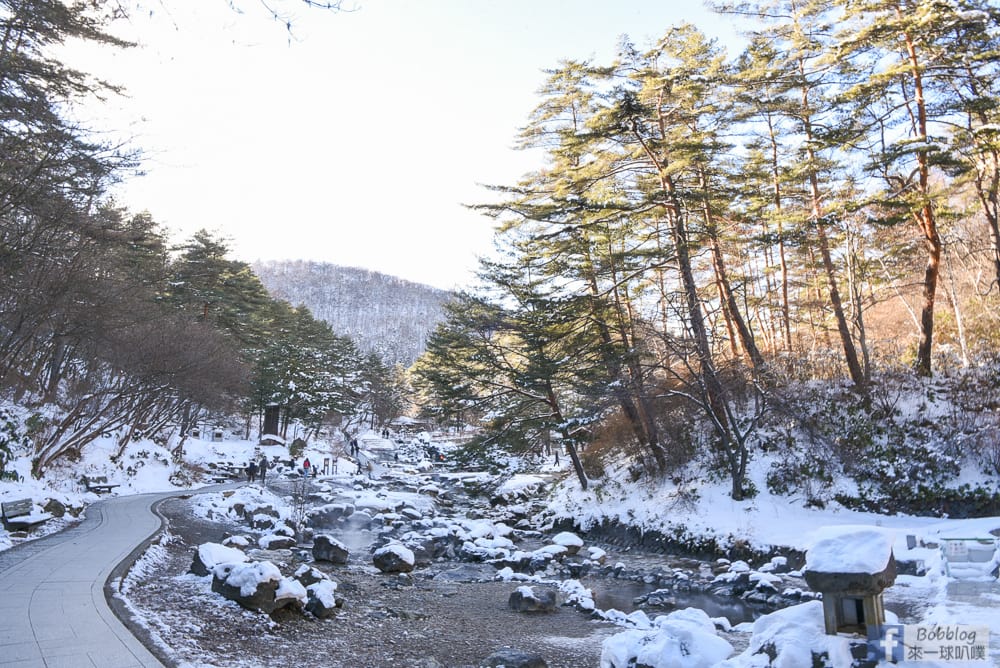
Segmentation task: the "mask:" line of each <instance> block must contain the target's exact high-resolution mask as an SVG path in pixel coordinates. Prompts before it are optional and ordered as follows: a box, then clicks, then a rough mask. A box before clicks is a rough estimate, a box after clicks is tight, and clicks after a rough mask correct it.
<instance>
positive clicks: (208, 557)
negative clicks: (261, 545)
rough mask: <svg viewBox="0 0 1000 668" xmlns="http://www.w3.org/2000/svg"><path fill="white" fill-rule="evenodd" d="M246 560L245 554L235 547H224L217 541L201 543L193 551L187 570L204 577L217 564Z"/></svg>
mask: <svg viewBox="0 0 1000 668" xmlns="http://www.w3.org/2000/svg"><path fill="white" fill-rule="evenodd" d="M247 560H248V557H247V555H246V554H244V553H243V551H242V550H238V549H236V548H235V547H226V546H225V545H220V544H219V543H202V544H201V545H199V546H198V547H197V549H195V551H194V559H193V560H192V561H191V568H190V569H189V571H190V572H191V573H194V574H195V575H197V576H199V577H204V576H206V575H208V574H209V573H211V572H212V569H213V568H215V567H216V566H217V565H218V564H228V563H237V564H238V563H241V562H244V561H247Z"/></svg>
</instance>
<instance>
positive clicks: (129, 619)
mask: <svg viewBox="0 0 1000 668" xmlns="http://www.w3.org/2000/svg"><path fill="white" fill-rule="evenodd" d="M195 494H197V492H192V491H183V492H180V493H179V494H170V495H168V496H164V497H163V498H162V499H157V500H156V501H153V502H152V503H151V504H150V506H149V510H150V512H152V513H153V514H154V515H156V516H157V517H159V518H160V526H159V528H157V529H156V531H154V532H153V533H151V534H150V535H149V536H148V537H147V538H146V539H145V540H144V541H142V542H141V543H139V544H138V545H137V546H136V547H135V549H133V550H132V551H131V552H129V553H128V556H126V557H125V558H124V559H122V560H121V561H119V562H118V563H117V564H115V567H114V568H112V569H111V573H109V574H108V579H107V580H105V581H104V600H105V601H106V602H107V604H108V607H109V608H110V609H111V612H112V613H113V614H114V615H115V617H117V618H118V620H119V621H120V622H121V623H122V624H123V625H124V626H125V628H126V629H128V631H129V633H131V634H132V635H133V636H135V637H136V639H137V640H138V641H139V642H140V643H142V645H143V646H144V647H145V648H146V649H147V650H149V651H150V653H151V654H152V655H153V656H155V657H156V658H157V659H158V660H159V661H160V663H162V664H163V665H164V666H165V667H166V668H176V667H177V666H178V663H177V661H176V659H174V658H173V657H171V656H170V655H168V654H167V649H166V648H165V647H162V646H161V644H160V643H159V642H157V641H156V640H154V638H153V634H152V632H151V631H150V629H149V628H147V627H146V626H145V625H143V624H141V623H140V622H139V621H138V620H137V619H136V616H135V615H134V614H133V613H132V611H131V610H130V609H129V606H128V605H127V604H126V603H125V600H124V599H123V598H120V597H119V596H117V594H118V593H119V590H120V587H121V583H122V582H123V581H124V579H125V578H126V577H127V576H128V573H129V571H130V570H132V567H133V566H134V565H135V562H136V561H138V560H139V557H141V556H142V555H143V554H144V553H145V552H146V550H147V549H149V546H150V545H152V544H153V543H154V542H156V541H157V540H159V538H160V536H162V535H163V529H164V527H165V526H166V522H167V518H166V516H164V515H163V513H161V512H160V504H161V503H163V502H165V501H168V500H170V499H176V498H190V497H192V496H194V495H195ZM115 582H117V584H118V590H116V588H115V586H114V584H113V583H115Z"/></svg>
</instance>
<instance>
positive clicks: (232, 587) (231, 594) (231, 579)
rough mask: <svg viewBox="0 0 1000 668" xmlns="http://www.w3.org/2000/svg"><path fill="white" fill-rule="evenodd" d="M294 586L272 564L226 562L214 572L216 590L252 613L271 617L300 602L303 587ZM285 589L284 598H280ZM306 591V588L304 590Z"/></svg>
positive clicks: (219, 565) (213, 582) (267, 562)
mask: <svg viewBox="0 0 1000 668" xmlns="http://www.w3.org/2000/svg"><path fill="white" fill-rule="evenodd" d="M301 587H302V585H301V584H300V585H299V587H298V588H296V587H293V586H291V585H289V584H287V582H286V578H283V577H282V576H281V571H279V570H278V567H277V566H275V565H274V564H272V563H271V562H270V561H253V562H246V563H223V564H218V565H216V566H215V568H213V569H212V591H214V592H216V593H218V594H222V595H223V596H224V597H226V598H228V599H229V600H231V601H235V602H236V603H239V604H240V605H241V606H243V607H244V608H247V609H248V610H260V611H261V612H265V613H267V614H270V613H272V612H274V611H275V610H279V609H281V608H283V607H286V606H288V605H291V604H294V603H295V602H296V601H299V602H301V603H304V601H302V600H301V599H299V597H298V595H299V593H300V592H299V591H298V590H299V588H301ZM279 588H281V591H282V596H281V597H280V598H279V597H278V590H279ZM303 591H304V589H303Z"/></svg>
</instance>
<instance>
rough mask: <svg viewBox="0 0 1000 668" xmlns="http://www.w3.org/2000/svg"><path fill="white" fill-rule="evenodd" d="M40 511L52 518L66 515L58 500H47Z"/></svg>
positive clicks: (64, 508)
mask: <svg viewBox="0 0 1000 668" xmlns="http://www.w3.org/2000/svg"><path fill="white" fill-rule="evenodd" d="M42 510H44V511H45V512H47V513H48V514H49V515H52V517H63V516H64V515H66V506H65V505H64V504H63V503H62V501H60V500H59V499H49V500H48V501H46V502H45V505H44V506H42Z"/></svg>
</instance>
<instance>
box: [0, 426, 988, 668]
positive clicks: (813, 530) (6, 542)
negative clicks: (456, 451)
mask: <svg viewBox="0 0 1000 668" xmlns="http://www.w3.org/2000/svg"><path fill="white" fill-rule="evenodd" d="M359 440H360V441H361V444H362V448H363V451H364V453H366V454H364V455H363V457H366V458H368V459H371V460H372V461H374V462H383V463H385V465H386V466H390V465H394V462H391V453H392V452H393V445H392V443H391V442H390V441H387V440H384V439H382V438H381V437H380V436H379V435H377V434H375V433H369V434H364V435H362V436H361V437H360V439H359ZM184 450H185V452H184V462H185V465H184V466H181V465H180V464H179V463H178V462H175V461H173V460H172V458H171V455H170V453H169V452H168V451H167V450H166V449H164V448H162V447H160V446H157V445H156V444H154V443H152V442H150V441H141V442H138V443H133V444H131V445H129V446H128V447H127V448H126V450H125V451H124V452H123V453H121V455H120V456H118V457H112V455H114V454H115V446H114V441H113V439H111V438H107V439H100V440H98V441H96V442H95V443H93V444H92V445H90V446H88V447H87V448H85V450H84V452H83V454H82V457H81V459H80V460H79V461H78V462H72V463H70V462H65V463H62V464H60V465H59V466H57V467H55V468H53V469H52V470H50V471H49V472H48V473H47V475H46V477H45V478H44V479H42V480H35V479H33V478H31V476H30V461H29V459H28V457H27V455H23V456H21V457H19V458H17V459H16V460H15V461H14V462H12V464H11V465H9V466H8V470H10V469H13V470H16V471H17V472H18V473H20V475H22V476H23V478H24V480H23V481H19V482H14V481H3V482H0V500H3V501H12V500H15V499H22V498H31V499H33V500H34V501H35V502H36V503H38V504H41V503H43V502H44V501H46V500H49V499H55V500H57V501H58V502H59V503H60V504H62V505H63V506H65V507H66V508H69V509H81V508H84V507H85V506H86V505H87V504H89V503H91V502H93V501H95V500H96V499H98V498H99V496H98V495H97V494H95V493H93V492H87V491H86V490H85V489H84V488H83V486H82V484H81V483H80V482H79V478H80V476H81V475H83V474H87V475H105V476H107V477H108V479H109V482H112V483H114V484H117V485H119V486H118V487H117V488H115V490H114V491H113V492H112V493H113V494H137V493H143V492H151V491H164V490H171V489H178V488H183V487H188V486H191V485H194V484H200V483H203V482H208V477H207V476H208V473H209V472H210V471H211V470H213V469H212V465H214V466H216V467H218V466H220V465H229V466H237V467H243V466H245V464H246V463H247V462H249V461H250V459H251V458H258V457H259V456H260V455H261V454H266V455H268V456H269V457H275V456H276V457H278V458H279V459H282V460H286V459H287V450H286V448H285V447H284V446H281V445H275V446H263V447H262V446H260V445H258V444H256V443H254V442H252V441H246V440H242V439H240V438H237V437H235V436H233V435H231V434H229V435H227V436H226V438H225V439H224V440H222V441H212V440H208V439H189V440H188V441H187V442H186V443H185V446H184ZM340 452H342V450H341V446H340V445H339V444H338V445H337V447H336V448H334V447H332V446H330V445H328V444H326V443H323V442H315V443H313V444H312V445H311V446H310V447H308V448H307V449H306V451H305V453H304V454H303V456H302V457H299V458H298V461H297V465H298V466H301V462H302V459H303V458H305V457H308V458H309V459H310V461H311V462H312V463H313V464H314V465H316V466H320V467H322V466H323V462H324V459H326V460H329V461H330V463H331V464H334V463H335V469H336V472H334V471H333V470H331V471H330V474H331V477H332V478H337V477H350V476H355V475H357V474H358V473H359V471H358V466H357V464H356V463H355V462H354V461H352V460H351V459H348V458H345V457H341V456H340ZM563 464H564V466H565V465H567V464H568V462H564V463H563ZM764 464H765V463H762V462H758V463H756V464H755V466H756V467H757V468H756V469H754V470H752V471H751V477H753V476H755V475H756V476H761V475H763V473H762V472H763V471H764V470H766V469H765V468H764ZM192 466H193V467H195V470H201V471H203V472H204V475H202V476H201V478H198V477H197V476H196V475H193V474H192V473H191V470H192V468H191V467H192ZM426 468H427V466H426V464H419V463H417V464H413V465H409V466H406V467H405V470H406V471H408V472H409V473H410V474H411V475H413V476H414V480H415V481H417V482H418V483H419V481H420V480H421V471H422V470H426ZM545 468H546V470H545V471H544V473H542V472H540V475H520V476H515V477H512V478H511V479H510V480H508V481H507V482H506V484H505V485H504V486H503V487H502V489H503V490H504V491H505V492H507V493H516V492H518V491H519V490H522V489H526V488H539V487H544V488H547V489H548V490H549V501H548V504H549V511H550V513H551V515H552V516H561V517H570V518H573V519H574V520H575V521H576V522H577V523H579V524H580V525H581V526H582V527H583V528H585V529H586V528H587V527H588V526H590V525H593V524H596V523H598V522H600V521H601V520H604V519H615V520H618V521H620V522H623V523H628V524H632V525H635V526H638V527H641V528H643V529H647V530H653V529H655V530H659V531H663V532H664V533H676V531H678V530H679V529H681V528H683V530H684V531H685V532H686V535H691V536H711V537H713V538H715V539H716V541H717V542H718V543H719V544H722V545H725V544H732V543H735V542H739V543H741V544H743V545H746V546H750V547H754V548H757V549H760V550H767V549H768V548H772V547H782V548H792V549H795V550H802V551H807V550H809V549H810V547H812V546H813V545H814V544H815V543H816V541H817V540H819V539H821V538H823V537H825V536H829V532H830V527H848V526H852V527H867V528H869V529H874V530H878V532H879V535H882V536H885V537H886V538H885V540H886V541H887V544H888V545H891V548H892V551H893V553H894V555H895V557H896V558H897V559H899V560H908V561H917V560H919V561H922V562H924V564H925V566H926V569H927V570H926V574H925V575H921V576H914V575H900V576H898V577H897V579H896V584H895V585H894V586H893V587H891V588H890V590H888V591H887V592H886V598H887V599H890V600H903V601H906V602H907V603H908V607H909V608H910V609H912V610H913V611H914V615H915V616H914V618H913V619H910V620H906V621H908V622H909V623H918V622H919V623H938V624H946V623H947V624H964V625H980V626H988V627H989V628H990V631H991V640H990V659H989V662H987V663H985V664H984V663H983V662H979V663H975V664H970V665H1000V585H998V583H997V580H996V578H995V577H992V576H991V575H990V574H989V570H990V567H993V566H996V564H997V561H998V559H997V556H996V555H995V554H994V557H993V561H992V562H991V563H988V564H980V565H979V566H976V567H973V568H971V569H966V570H964V571H963V569H962V568H948V564H947V563H946V562H945V561H944V560H943V558H942V552H943V548H942V547H941V546H945V548H944V549H947V546H948V544H949V542H948V540H947V539H951V538H990V537H993V536H996V535H997V534H998V533H1000V518H996V517H993V518H980V519H969V520H959V519H947V518H927V517H914V516H905V515H895V516H883V515H876V514H871V513H859V512H855V511H850V510H847V509H844V508H842V507H840V506H838V505H837V504H836V503H830V504H828V505H827V507H826V508H824V509H816V508H804V507H802V505H801V503H799V502H796V501H795V500H792V499H789V498H787V497H781V496H775V495H771V494H769V493H768V492H766V491H763V492H761V493H759V494H758V495H757V496H755V497H754V498H753V499H750V500H746V501H740V502H737V501H733V500H731V499H730V498H729V496H728V485H727V484H726V483H725V482H718V483H712V482H701V483H699V484H698V485H697V489H696V493H692V486H691V485H690V483H689V484H688V485H687V486H685V487H684V488H683V489H678V488H676V487H674V486H672V485H670V484H667V483H665V484H664V485H663V486H662V487H655V488H651V487H650V486H649V485H648V483H647V482H643V483H642V484H630V483H627V482H625V481H624V479H622V480H614V479H610V478H609V479H606V480H601V481H595V485H593V486H592V488H591V489H590V490H589V491H586V492H584V491H581V490H580V489H579V486H578V484H577V483H576V481H575V479H574V477H573V476H572V475H566V476H564V481H563V482H562V483H560V484H555V485H553V484H552V479H553V476H554V475H555V476H558V475H559V474H560V473H568V472H566V471H562V472H560V471H558V470H553V469H554V467H553V466H551V465H549V466H547V467H545ZM277 473H278V472H274V473H272V474H271V475H276V474H277ZM379 473H380V471H379V470H378V469H377V468H376V469H375V470H373V471H372V472H371V474H373V475H378V474H379ZM361 474H362V475H368V474H369V472H368V471H367V470H364V471H361ZM321 477H322V476H321ZM425 482H426V484H430V483H429V482H427V481H425ZM758 489H763V490H766V485H764V484H758ZM243 493H244V492H241V493H240V494H243ZM246 493H249V492H246ZM358 494H359V495H358V497H357V499H356V503H355V505H356V506H357V507H359V508H360V507H364V506H365V505H366V504H368V506H369V507H370V508H371V510H372V512H380V511H385V509H388V508H392V507H397V506H399V505H401V504H403V503H404V502H405V503H406V504H411V505H412V504H415V503H418V502H419V499H420V495H419V494H414V493H406V492H390V493H386V492H379V493H378V494H375V493H367V492H362V491H359V492H358ZM400 494H409V496H408V497H407V498H406V499H403V498H402V497H400V498H396V496H395V495H400ZM235 498H240V497H239V496H237V497H235ZM38 510H39V511H40V512H41V510H42V509H41V507H39V508H38ZM279 512H281V513H291V512H293V509H291V508H290V507H282V508H279ZM71 521H73V520H72V519H70V518H69V516H67V518H66V519H59V520H52V521H50V522H48V523H46V524H45V525H43V526H42V527H39V528H36V529H35V530H33V531H32V533H31V535H30V536H29V538H27V539H30V538H31V537H37V536H38V535H42V534H44V533H46V532H51V531H52V530H56V529H58V528H60V527H62V526H65V524H66V523H67V522H71ZM15 536H16V534H15ZM15 536H12V535H11V532H8V531H0V549H4V548H8V547H10V546H11V545H12V544H14V543H15V542H18V541H21V540H25V538H21V537H15ZM564 540H569V539H568V538H566V537H564ZM827 556H828V557H829V554H827ZM854 556H860V557H863V558H862V561H865V560H870V555H867V554H865V555H854ZM843 558H844V561H845V563H846V562H848V561H850V555H848V554H846V553H845V554H843ZM752 566H753V568H755V569H756V572H760V573H764V572H766V570H767V569H766V564H756V565H752ZM508 575H509V574H508ZM699 613H700V611H692V610H681V611H677V612H675V613H671V614H670V615H663V616H660V617H657V618H653V619H651V618H649V617H647V616H646V615H645V614H644V613H633V614H630V615H624V614H621V615H619V616H618V617H617V619H618V620H619V622H620V624H621V625H622V626H623V627H625V628H624V630H623V632H622V633H621V634H619V635H617V636H615V637H614V638H612V639H611V640H609V641H608V642H607V644H606V646H605V655H606V661H605V662H603V664H602V665H606V666H609V667H610V666H624V665H627V661H628V660H630V657H631V658H639V659H641V660H642V661H644V662H645V663H646V664H648V665H650V666H722V667H725V668H744V667H749V666H760V665H766V663H762V661H764V658H766V655H764V654H760V653H759V652H758V653H755V652H757V651H758V650H760V649H761V647H763V646H764V645H765V644H768V643H770V645H771V646H772V648H773V651H774V652H776V657H777V658H775V660H774V663H773V664H772V665H783V666H792V667H794V666H799V665H808V664H802V663H800V661H801V660H802V658H803V657H804V656H807V655H805V654H803V653H802V652H804V651H806V650H807V649H808V650H811V651H815V652H824V651H825V652H826V653H827V655H828V656H829V657H830V660H831V662H832V664H833V665H844V664H843V663H842V662H840V659H838V658H837V657H844V656H846V655H845V652H846V651H847V649H846V644H845V643H846V641H845V640H844V639H843V638H839V639H838V638H836V637H828V636H825V634H824V633H823V616H822V611H821V604H820V603H819V602H817V601H809V602H806V603H803V604H801V605H799V606H795V607H792V608H787V609H785V610H782V611H779V612H777V613H773V614H771V615H767V616H765V617H762V618H760V619H758V620H757V621H756V622H755V623H753V624H751V625H746V626H745V627H744V628H743V629H738V631H739V630H742V631H744V632H746V633H752V634H753V635H752V639H751V640H750V642H749V648H748V649H747V650H746V651H744V652H743V653H739V654H735V652H734V650H733V649H732V647H731V645H730V644H729V643H728V641H727V640H726V639H725V636H724V635H723V634H719V632H718V631H717V626H718V625H722V626H725V625H724V624H719V623H718V620H714V621H713V620H710V619H708V618H707V616H705V615H703V614H699ZM607 618H611V619H615V618H616V616H615V615H614V614H613V613H611V614H609V615H608V616H607ZM623 657H624V658H623ZM916 665H919V666H926V665H933V664H931V663H926V662H924V663H920V664H916ZM942 665H961V664H955V663H947V664H942Z"/></svg>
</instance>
